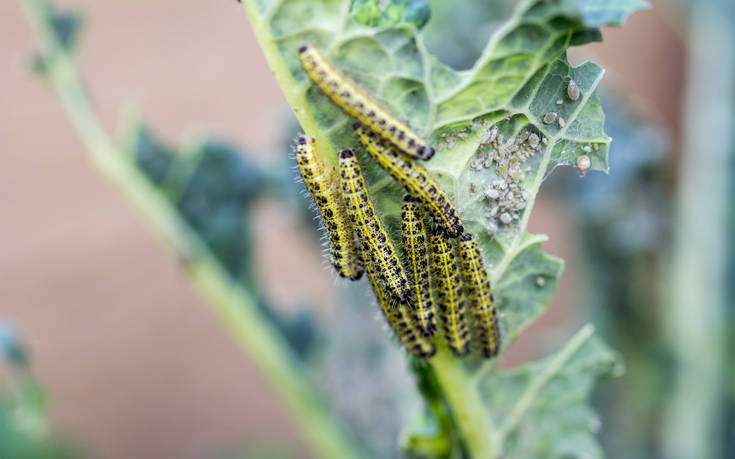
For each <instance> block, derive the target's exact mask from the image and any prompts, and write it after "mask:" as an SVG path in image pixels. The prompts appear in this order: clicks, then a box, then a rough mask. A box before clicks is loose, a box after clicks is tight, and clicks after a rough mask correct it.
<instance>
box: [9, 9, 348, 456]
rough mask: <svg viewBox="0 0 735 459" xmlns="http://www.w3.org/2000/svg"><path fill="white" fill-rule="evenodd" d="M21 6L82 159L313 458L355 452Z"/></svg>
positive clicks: (247, 295)
mask: <svg viewBox="0 0 735 459" xmlns="http://www.w3.org/2000/svg"><path fill="white" fill-rule="evenodd" d="M23 7H24V9H25V12H26V15H27V17H28V19H29V21H30V22H31V25H32V27H33V29H34V31H35V32H36V34H37V35H38V37H39V39H40V42H41V46H42V50H43V57H44V59H46V60H45V67H44V71H45V75H46V76H47V78H48V81H49V83H50V84H51V86H52V87H53V88H54V89H55V90H56V92H57V93H58V95H59V97H60V99H61V102H62V104H63V106H64V108H65V110H66V112H67V114H68V116H69V118H70V120H71V122H72V123H73V125H74V127H75V128H76V130H77V131H78V133H79V136H80V137H81V140H82V142H83V143H84V145H85V146H86V148H87V150H88V151H89V154H90V157H91V159H92V160H93V162H94V164H95V165H96V166H97V167H98V168H99V169H100V171H101V172H102V173H103V174H104V175H105V176H106V177H107V178H108V179H109V180H110V181H111V182H112V183H113V184H115V186H117V187H118V189H119V190H120V191H121V192H122V194H123V195H124V196H125V197H126V198H127V199H128V200H129V201H130V202H131V204H132V205H133V207H134V208H135V209H136V210H137V211H139V212H140V213H141V214H142V216H143V217H144V219H145V220H146V221H147V222H148V223H149V224H150V225H151V227H152V229H153V230H154V232H155V233H156V234H157V235H159V236H160V237H161V238H162V239H163V240H165V241H166V242H167V243H169V244H170V245H171V246H173V248H174V249H176V250H177V251H178V252H180V253H182V254H183V255H184V256H185V258H186V259H187V261H188V263H187V272H188V275H189V276H190V278H191V280H192V282H193V284H194V286H195V287H196V288H197V290H198V291H199V293H200V294H201V295H202V297H203V298H204V299H205V300H206V302H207V304H208V305H209V307H210V308H211V310H212V312H213V313H214V314H215V315H216V316H217V317H218V318H219V319H220V320H221V321H222V323H223V324H224V326H225V327H226V328H227V329H228V330H229V331H230V332H231V334H232V335H233V337H234V338H235V340H236V342H237V344H238V345H239V346H240V348H241V349H242V350H243V351H244V352H245V353H246V354H247V355H248V356H249V357H250V359H251V360H252V361H253V362H254V363H255V364H256V366H257V367H258V368H259V370H260V371H261V372H262V373H263V375H264V376H265V377H266V378H267V380H268V381H269V382H270V383H271V385H272V386H273V387H274V388H275V390H276V392H277V393H278V395H279V396H280V397H281V399H282V400H283V402H284V404H285V405H286V407H287V409H289V410H290V412H291V414H292V415H293V418H294V419H295V420H296V421H297V422H298V424H299V426H300V427H301V429H302V430H303V433H304V435H305V437H306V440H307V442H308V443H309V444H310V446H311V447H312V448H313V451H314V454H315V456H318V457H326V458H338V459H343V458H353V457H358V456H359V451H360V449H359V448H358V447H357V446H356V445H354V444H353V443H352V442H351V441H350V440H348V439H347V438H346V437H345V436H344V434H343V432H342V430H341V429H340V428H339V426H338V425H337V424H336V423H335V422H334V420H333V419H332V418H331V416H330V413H329V412H328V410H327V409H326V407H325V406H324V404H323V401H322V400H321V398H320V397H319V396H318V395H317V391H316V389H315V388H314V387H313V386H312V385H311V384H310V383H309V382H308V377H307V375H306V372H305V371H304V369H303V368H302V367H301V365H300V362H299V361H298V360H297V358H296V357H295V356H294V355H293V354H292V352H291V351H290V349H289V348H288V346H287V344H286V343H285V342H284V340H283V339H282V337H281V336H280V334H279V333H278V331H277V330H276V329H274V327H273V326H272V325H271V324H270V323H269V322H268V321H267V320H266V319H265V318H264V317H262V315H261V314H260V313H259V312H258V308H257V300H256V299H255V298H254V296H253V295H252V293H251V292H249V291H246V290H245V289H243V288H242V287H241V286H239V285H237V284H236V283H235V282H233V281H232V280H231V278H230V276H229V275H228V274H227V273H226V272H225V271H224V270H223V269H222V267H221V266H220V265H219V263H218V262H217V261H216V260H215V259H214V257H213V256H212V255H211V253H210V252H209V251H208V250H207V248H206V247H205V246H204V244H202V242H201V241H200V240H199V238H198V236H197V235H196V234H195V233H194V232H193V231H192V230H191V229H190V228H189V226H188V225H187V224H186V222H184V221H183V220H182V219H181V217H180V216H179V215H178V214H177V213H176V211H175V210H174V209H173V208H172V207H171V205H170V204H169V203H168V201H166V199H165V198H164V197H163V196H162V195H161V193H159V192H158V191H157V190H156V188H154V187H153V186H152V185H151V183H150V182H149V181H148V180H147V179H146V177H144V176H143V175H142V173H141V172H140V171H139V169H138V168H137V167H136V166H135V165H134V164H133V163H132V161H131V160H130V158H131V157H132V156H131V155H130V154H129V152H126V151H122V150H121V149H120V148H119V147H118V146H117V145H115V144H114V143H113V142H112V141H111V140H110V138H109V137H108V136H107V134H106V133H105V131H104V129H103V128H102V125H101V124H100V122H99V120H98V118H97V116H96V114H95V112H94V110H93V108H92V106H91V104H90V102H89V99H88V98H87V95H86V92H85V90H84V87H83V86H82V84H81V82H80V79H79V76H78V74H77V71H76V68H75V65H74V63H73V61H72V59H71V58H70V56H69V55H68V54H67V52H66V50H64V49H63V47H62V46H61V45H60V43H59V42H58V38H57V36H56V34H55V32H54V30H53V28H52V25H51V17H52V16H51V15H52V10H51V7H50V5H49V4H48V3H47V2H46V1H45V0H24V1H23Z"/></svg>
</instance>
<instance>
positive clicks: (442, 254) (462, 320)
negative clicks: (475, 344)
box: [430, 227, 470, 357]
mask: <svg viewBox="0 0 735 459" xmlns="http://www.w3.org/2000/svg"><path fill="white" fill-rule="evenodd" d="M430 246H431V267H432V278H433V280H434V285H435V286H436V293H437V297H438V298H437V306H438V307H439V319H440V321H441V326H442V331H443V332H444V337H445V338H446V340H447V343H448V344H449V348H450V349H451V350H452V352H454V354H455V355H456V356H458V357H461V356H464V355H467V353H468V352H469V350H470V334H469V331H468V329H467V316H466V300H465V295H464V288H463V285H462V279H461V278H460V272H459V267H458V266H457V257H456V254H455V250H454V245H453V243H452V239H450V238H449V237H448V236H447V235H446V233H445V232H444V231H443V230H442V229H441V228H439V227H434V228H433V229H432V231H431V243H430Z"/></svg>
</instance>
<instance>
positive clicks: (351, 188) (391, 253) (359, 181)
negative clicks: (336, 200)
mask: <svg viewBox="0 0 735 459" xmlns="http://www.w3.org/2000/svg"><path fill="white" fill-rule="evenodd" d="M339 174H340V184H341V187H342V195H343V196H344V201H345V205H346V207H347V214H348V215H349V216H350V221H351V222H352V227H353V228H354V229H355V233H357V238H358V240H359V241H360V247H361V249H362V250H365V251H366V252H365V253H364V255H365V258H367V259H368V260H369V261H370V262H371V263H372V266H373V269H374V270H375V272H376V275H377V277H378V279H379V280H380V282H381V283H382V284H383V285H384V286H385V289H386V290H387V291H388V292H390V294H391V295H392V297H393V299H394V300H396V301H397V302H398V303H406V302H409V301H410V300H411V299H412V293H411V289H410V284H409V282H408V278H407V277H406V272H405V271H404V270H403V265H401V260H400V259H399V258H398V253H397V251H396V248H395V246H394V245H393V242H392V241H391V239H390V237H389V236H388V232H387V231H386V230H385V227H384V226H383V223H382V222H381V221H380V218H379V217H378V214H377V213H376V212H375V207H373V203H372V201H371V200H370V194H369V193H368V189H367V185H365V179H364V177H363V176H362V171H361V170H360V164H359V163H358V161H357V157H356V156H355V153H354V152H353V151H352V150H343V151H341V152H340V154H339Z"/></svg>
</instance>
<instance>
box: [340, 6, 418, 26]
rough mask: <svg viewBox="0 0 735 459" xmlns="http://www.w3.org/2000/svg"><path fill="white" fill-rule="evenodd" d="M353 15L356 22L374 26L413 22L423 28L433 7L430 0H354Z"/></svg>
mask: <svg viewBox="0 0 735 459" xmlns="http://www.w3.org/2000/svg"><path fill="white" fill-rule="evenodd" d="M382 3H384V4H383V5H381V4H382ZM351 16H352V18H353V19H354V20H355V21H356V22H359V23H360V24H365V25H367V26H372V27H377V26H395V25H397V24H413V25H414V26H415V27H416V28H417V29H421V28H422V27H423V26H424V25H426V22H427V21H428V20H429V17H430V16H431V7H430V6H429V2H428V0H390V1H388V2H380V1H379V0H354V2H353V3H352V10H351Z"/></svg>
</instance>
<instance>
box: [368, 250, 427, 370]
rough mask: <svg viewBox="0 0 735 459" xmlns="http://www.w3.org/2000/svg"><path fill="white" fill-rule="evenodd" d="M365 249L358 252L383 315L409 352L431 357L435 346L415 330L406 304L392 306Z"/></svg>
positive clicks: (424, 357)
mask: <svg viewBox="0 0 735 459" xmlns="http://www.w3.org/2000/svg"><path fill="white" fill-rule="evenodd" d="M367 250H369V249H368V247H364V248H363V250H362V251H361V252H360V253H361V256H362V258H363V262H364V264H365V270H366V271H367V276H368V280H369V281H370V285H372V287H373V292H374V293H375V298H376V299H377V300H378V304H379V305H380V309H381V310H382V311H383V315H384V316H385V318H386V320H387V321H388V324H389V325H390V326H391V328H392V329H393V331H394V332H395V334H396V335H397V336H398V339H400V340H401V342H402V343H403V345H404V346H405V347H406V349H408V351H409V352H410V353H411V354H413V355H414V356H416V357H419V358H423V359H428V358H431V357H432V356H433V355H434V354H435V353H436V348H435V347H434V345H433V344H432V343H431V339H429V338H428V337H425V336H423V335H422V334H421V333H420V332H419V330H417V327H416V325H414V323H413V317H412V316H411V313H410V311H409V306H408V304H406V303H399V304H398V306H397V307H393V306H392V304H391V302H390V301H389V299H388V298H386V295H385V291H384V290H383V287H382V286H381V283H380V280H379V278H378V276H377V275H376V273H375V267H374V266H373V264H372V263H371V261H370V257H369V256H368V255H367V254H368V252H367Z"/></svg>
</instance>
